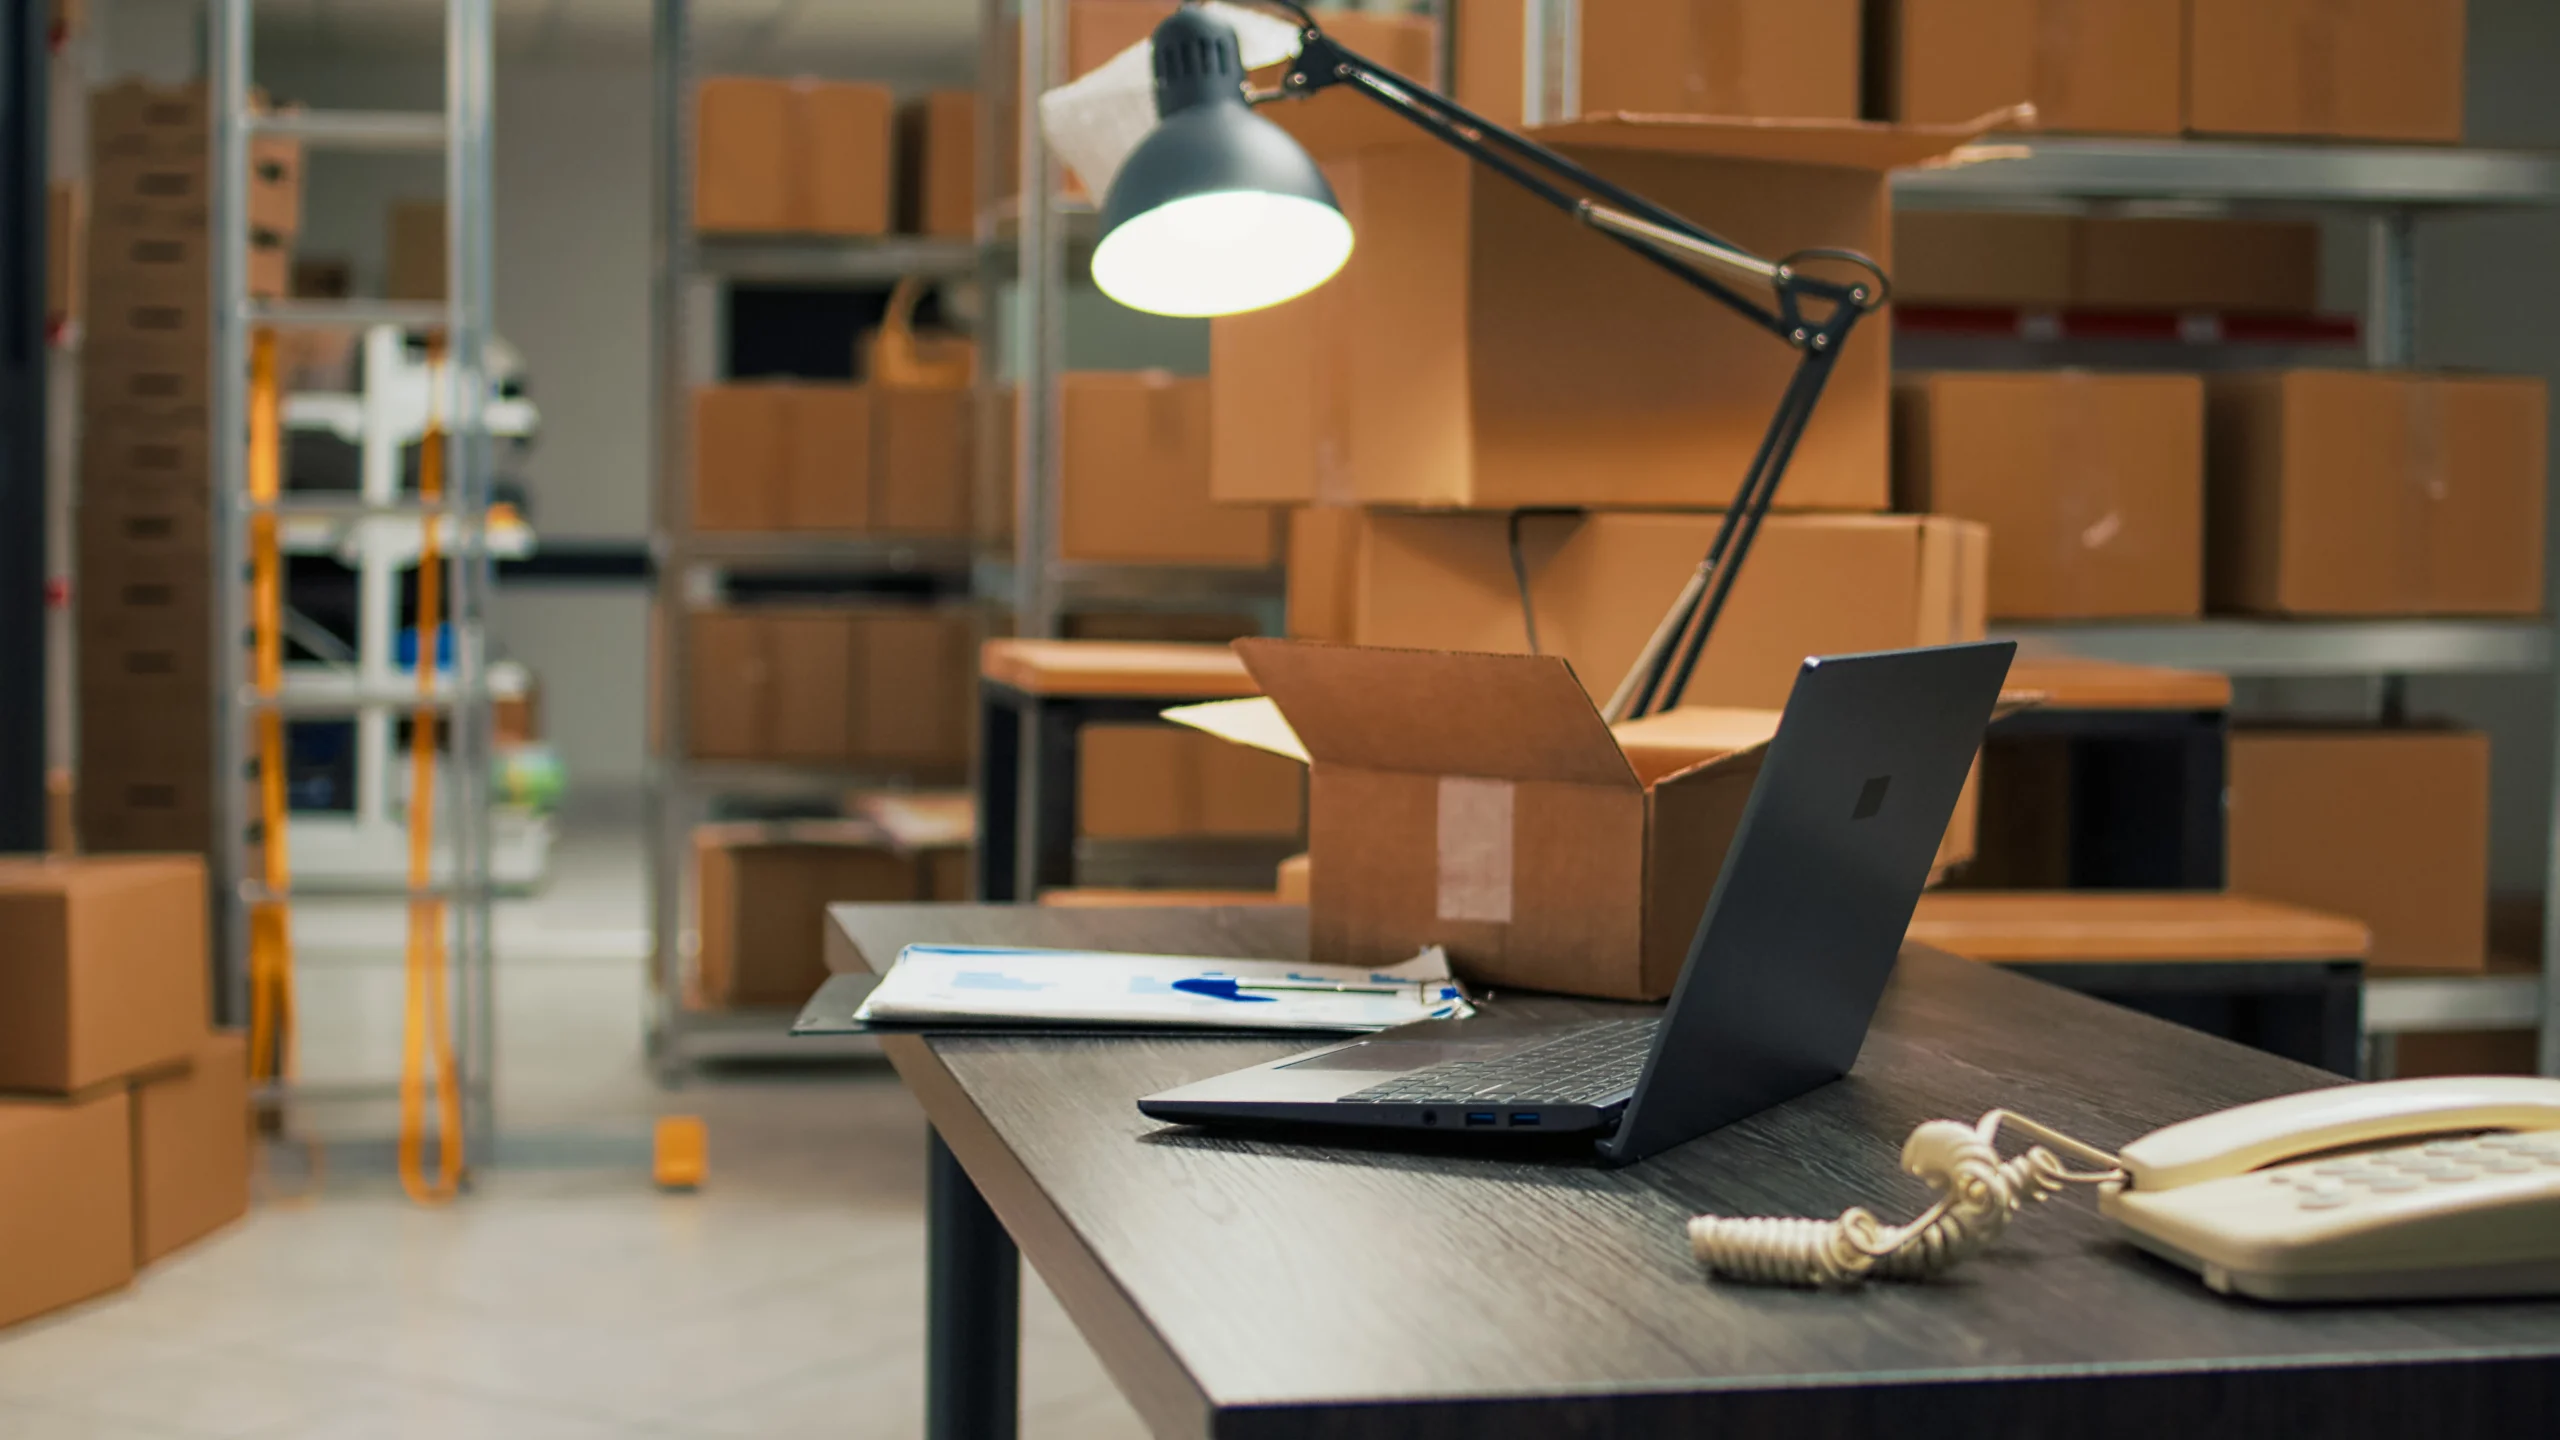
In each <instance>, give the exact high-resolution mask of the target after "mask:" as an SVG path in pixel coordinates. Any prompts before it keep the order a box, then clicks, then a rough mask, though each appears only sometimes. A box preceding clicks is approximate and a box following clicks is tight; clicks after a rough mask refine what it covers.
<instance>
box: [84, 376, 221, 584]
mask: <svg viewBox="0 0 2560 1440" xmlns="http://www.w3.org/2000/svg"><path fill="white" fill-rule="evenodd" d="M84 398H86V399H88V400H89V401H90V403H89V404H87V405H86V406H85V407H84V410H85V414H84V417H83V423H82V425H81V434H80V505H81V506H82V508H83V509H84V510H85V509H86V508H87V507H90V506H98V505H104V506H112V507H117V508H128V509H162V508H167V507H170V506H174V505H190V506H193V507H195V508H197V509H202V508H204V507H205V506H207V505H210V504H211V503H212V489H211V483H212V482H211V478H210V477H211V474H212V472H211V470H210V468H209V467H210V463H211V433H210V431H209V430H208V428H207V426H206V420H205V410H204V408H203V407H202V406H178V407H174V408H170V407H161V406H143V405H129V404H114V403H110V402H108V401H106V400H104V399H103V398H99V397H84ZM207 583H208V584H210V583H211V577H210V574H208V576H207Z"/></svg>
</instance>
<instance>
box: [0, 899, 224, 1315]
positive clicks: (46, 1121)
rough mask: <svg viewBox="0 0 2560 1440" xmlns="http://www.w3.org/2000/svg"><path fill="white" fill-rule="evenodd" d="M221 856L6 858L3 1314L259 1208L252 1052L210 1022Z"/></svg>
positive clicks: (0, 933) (39, 1309) (96, 1286)
mask: <svg viewBox="0 0 2560 1440" xmlns="http://www.w3.org/2000/svg"><path fill="white" fill-rule="evenodd" d="M205 925H206V909H205V888H204V867H203V865H202V863H201V862H199V861H196V860H194V859H192V858H182V857H175V856H150V857H144V856H116V857H95V858H85V859H75V858H65V857H49V858H42V859H38V858H32V857H10V858H7V859H0V1253H5V1254H7V1255H8V1256H9V1257H10V1263H9V1264H7V1265H0V1325H6V1324H9V1323H12V1322H15V1321H18V1320H23V1319H25V1318H27V1317H29V1316H31V1315H38V1314H42V1313H44V1312H45V1311H48V1310H52V1309H55V1308H58V1307H60V1306H63V1305H68V1304H71V1303H73V1302H75V1301H78V1300H83V1299H87V1298H88V1297H90V1296H92V1295H96V1294H100V1293H103V1292H105V1291H108V1290H112V1289H115V1288H116V1287H117V1286H120V1285H122V1284H124V1283H125V1282H126V1281H128V1280H130V1279H131V1278H132V1277H133V1273H134V1269H135V1267H136V1266H138V1265H143V1264H148V1263H149V1262H151V1261H153V1260H156V1259H158V1258H160V1257H161V1256H163V1255H166V1254H168V1253H169V1252H170V1251H172V1250H175V1249H176V1248H178V1247H179V1246H181V1245H184V1244H186V1243H187V1242H189V1241H191V1240H194V1239H196V1238H198V1237H199V1236H202V1235H204V1234H206V1233H209V1232H210V1231H212V1230H215V1229H218V1228H220V1227H221V1226H222V1225H224V1224H227V1223H229V1222H230V1221H231V1220H233V1219H236V1218H238V1217H239V1216H240V1215H241V1214H242V1213H243V1212H244V1211H245V1210H246V1209H247V1208H248V1189H249V1105H248V1065H247V1052H246V1049H245V1047H244V1046H243V1045H242V1044H241V1042H240V1039H239V1037H238V1036H236V1035H224V1034H219V1033H212V1032H208V1031H207V1029H206V1025H205V1021H206V1015H207V1010H208V997H207V973H208V972H207V954H206V946H205Z"/></svg>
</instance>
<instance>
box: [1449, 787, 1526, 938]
mask: <svg viewBox="0 0 2560 1440" xmlns="http://www.w3.org/2000/svg"><path fill="white" fill-rule="evenodd" d="M1511 801H1512V787H1511V782H1510V781H1508V780H1486V779H1481V778H1479V777H1477V776H1473V775H1443V776H1441V777H1440V835H1439V847H1438V848H1439V852H1440V898H1439V904H1438V907H1437V913H1438V915H1439V918H1441V919H1443V920H1475V921H1482V922H1486V923H1490V924H1494V925H1508V924H1510V923H1511V810H1512V804H1511Z"/></svg>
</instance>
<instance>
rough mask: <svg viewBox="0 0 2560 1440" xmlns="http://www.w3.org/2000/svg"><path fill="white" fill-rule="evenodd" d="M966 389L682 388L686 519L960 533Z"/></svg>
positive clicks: (967, 476) (758, 526)
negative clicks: (689, 399) (688, 475)
mask: <svg viewBox="0 0 2560 1440" xmlns="http://www.w3.org/2000/svg"><path fill="white" fill-rule="evenodd" d="M969 400H970V396H969V392H968V391H967V390H965V389H956V388H955V389H930V388H922V387H914V386H889V385H841V384H815V383H803V382H777V381H754V382H748V383H741V384H728V385H706V386H703V387H701V388H699V389H697V390H695V391H694V396H693V526H694V528H695V529H696V530H704V531H718V532H758V531H767V532H770V531H805V532H818V533H832V534H840V535H884V536H952V537H964V536H966V535H968V534H969V533H970V511H971V506H970V495H971V486H972V478H971V476H972V471H971V466H972V464H973V456H974V454H975V447H974V445H973V444H972V436H971V433H970V424H969V421H970V413H969Z"/></svg>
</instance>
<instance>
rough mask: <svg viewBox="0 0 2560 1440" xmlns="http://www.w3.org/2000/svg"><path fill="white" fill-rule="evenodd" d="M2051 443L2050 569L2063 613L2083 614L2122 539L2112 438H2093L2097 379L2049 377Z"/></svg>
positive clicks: (2067, 374) (2070, 373)
mask: <svg viewBox="0 0 2560 1440" xmlns="http://www.w3.org/2000/svg"><path fill="white" fill-rule="evenodd" d="M2054 382H2055V385H2056V387H2057V388H2056V393H2055V396H2054V405H2053V412H2052V413H2053V419H2052V428H2051V429H2050V430H2048V431H2047V432H2046V434H2047V438H2048V440H2049V441H2050V442H2051V444H2052V447H2053V448H2052V455H2051V460H2050V462H2049V470H2048V473H2050V474H2052V475H2055V476H2057V477H2060V478H2061V479H2062V485H2061V490H2060V493H2059V494H2058V495H2057V496H2056V497H2055V504H2054V507H2053V518H2054V536H2053V543H2054V547H2055V549H2056V550H2057V551H2058V552H2059V553H2058V555H2057V556H2056V564H2055V566H2054V571H2055V577H2056V585H2057V588H2058V589H2059V590H2060V591H2061V594H2060V595H2058V596H2057V597H2056V598H2057V599H2059V600H2060V601H2061V602H2062V604H2063V607H2064V613H2066V614H2072V615H2085V614H2088V613H2089V612H2090V609H2091V607H2092V606H2093V605H2094V604H2095V603H2096V602H2097V599H2098V597H2097V596H2096V595H2095V594H2093V593H2092V592H2093V591H2095V590H2096V589H2097V588H2098V571H2099V569H2100V566H2099V565H2098V564H2096V563H2094V562H2096V561H2098V560H2099V559H2101V558H2102V557H2107V558H2111V557H2109V551H2110V550H2111V548H2112V547H2114V546H2115V545H2116V544H2117V543H2118V542H2119V541H2121V540H2122V539H2123V538H2124V497H2123V494H2122V489H2121V487H2122V484H2123V476H2122V473H2121V467H2120V466H2119V465H2118V464H2117V461H2116V447H2115V445H2114V443H2113V437H2111V436H2106V435H2101V434H2099V433H2098V418H2099V416H2100V415H2101V414H2103V413H2104V412H2103V410H2102V408H2101V407H2100V405H2099V404H2098V392H2097V387H2098V384H2099V380H2098V377H2097V376H2095V375H2092V374H2091V373H2089V372H2088V371H2086V370H2064V371H2060V372H2057V373H2056V374H2055V376H2054Z"/></svg>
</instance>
